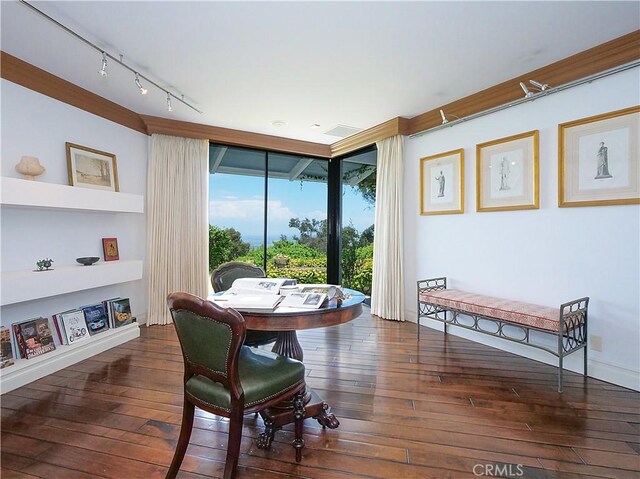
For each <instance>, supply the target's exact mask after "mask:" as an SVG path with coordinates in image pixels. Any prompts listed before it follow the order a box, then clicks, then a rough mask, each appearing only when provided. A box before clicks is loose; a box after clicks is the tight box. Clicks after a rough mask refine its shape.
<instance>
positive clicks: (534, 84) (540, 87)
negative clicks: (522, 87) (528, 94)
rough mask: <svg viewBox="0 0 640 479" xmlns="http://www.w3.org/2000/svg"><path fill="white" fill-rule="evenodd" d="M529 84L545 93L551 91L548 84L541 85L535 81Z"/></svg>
mask: <svg viewBox="0 0 640 479" xmlns="http://www.w3.org/2000/svg"><path fill="white" fill-rule="evenodd" d="M529 83H531V84H532V85H533V86H534V87H536V88H537V89H538V90H540V91H545V90H548V89H549V85H547V84H546V83H540V82H537V81H535V80H529Z"/></svg>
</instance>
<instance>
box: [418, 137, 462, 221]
mask: <svg viewBox="0 0 640 479" xmlns="http://www.w3.org/2000/svg"><path fill="white" fill-rule="evenodd" d="M455 213H464V149H459V150H453V151H447V152H446V153H439V154H437V155H433V156H427V157H425V158H422V159H421V160H420V214H421V215H448V214H455Z"/></svg>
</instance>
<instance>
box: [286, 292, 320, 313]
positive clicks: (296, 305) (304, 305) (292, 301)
mask: <svg viewBox="0 0 640 479" xmlns="http://www.w3.org/2000/svg"><path fill="white" fill-rule="evenodd" d="M326 299H327V295H326V294H324V293H289V294H288V295H287V296H285V297H284V299H283V300H282V302H281V303H280V307H279V308H278V311H280V312H282V311H285V309H284V308H289V309H318V308H319V307H320V306H322V303H324V301H325V300H326Z"/></svg>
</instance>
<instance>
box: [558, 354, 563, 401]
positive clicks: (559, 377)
mask: <svg viewBox="0 0 640 479" xmlns="http://www.w3.org/2000/svg"><path fill="white" fill-rule="evenodd" d="M562 359H563V358H562V356H560V357H559V358H558V392H559V393H561V392H562Z"/></svg>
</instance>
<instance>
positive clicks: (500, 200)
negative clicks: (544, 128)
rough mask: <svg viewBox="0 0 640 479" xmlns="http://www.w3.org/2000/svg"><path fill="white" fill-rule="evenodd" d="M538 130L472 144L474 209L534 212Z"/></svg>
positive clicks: (537, 173) (536, 189)
mask: <svg viewBox="0 0 640 479" xmlns="http://www.w3.org/2000/svg"><path fill="white" fill-rule="evenodd" d="M538 138H539V133H538V130H534V131H529V132H527V133H521V134H519V135H513V136H509V137H506V138H500V139H499V140H493V141H489V142H486V143H481V144H479V145H476V210H477V211H504V210H530V209H538V204H539V195H540V180H539V172H538V171H539V163H538Z"/></svg>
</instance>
